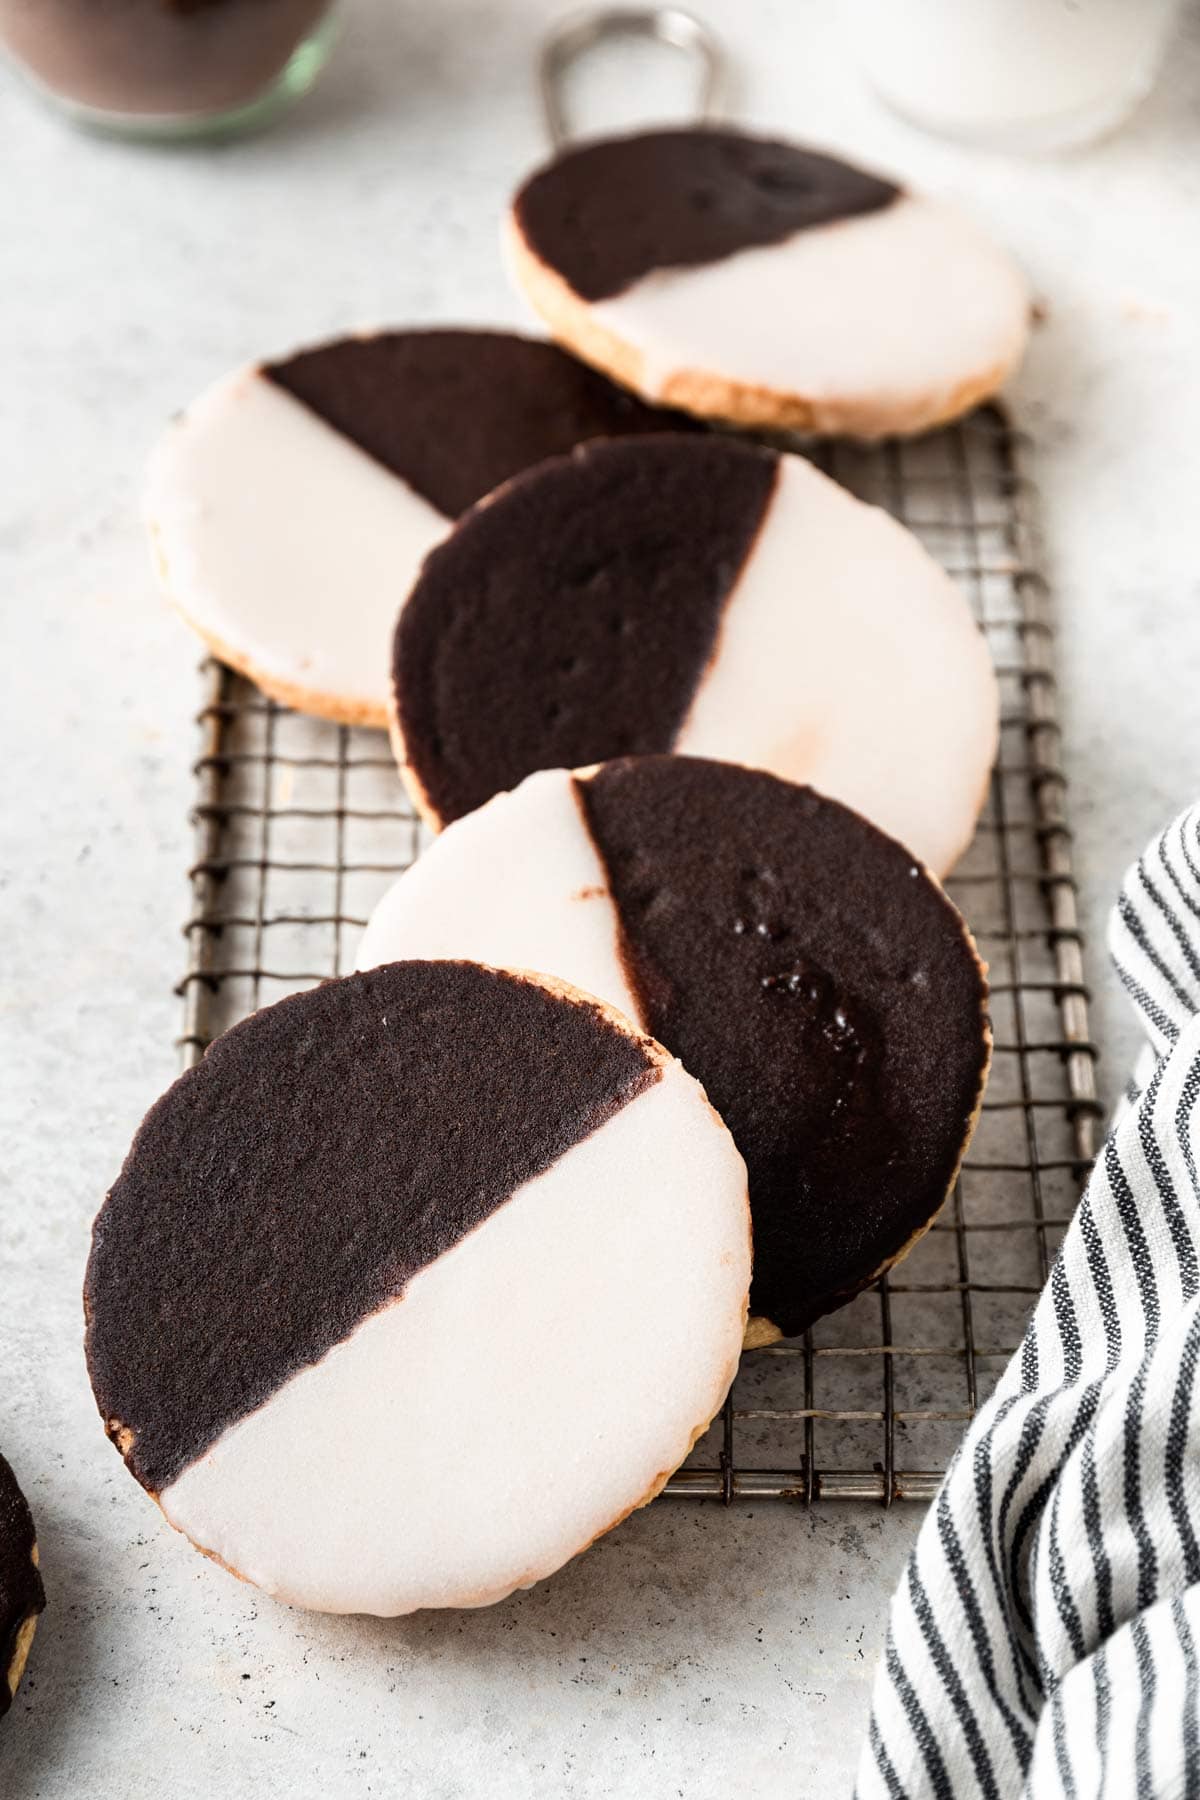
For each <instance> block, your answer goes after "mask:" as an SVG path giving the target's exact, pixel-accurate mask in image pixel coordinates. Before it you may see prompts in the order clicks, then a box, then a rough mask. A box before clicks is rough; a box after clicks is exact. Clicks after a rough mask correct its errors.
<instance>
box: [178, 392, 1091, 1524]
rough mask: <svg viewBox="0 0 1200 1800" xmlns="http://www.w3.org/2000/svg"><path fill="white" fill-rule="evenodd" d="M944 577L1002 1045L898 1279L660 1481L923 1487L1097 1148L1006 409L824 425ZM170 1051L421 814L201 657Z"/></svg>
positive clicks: (747, 1378) (347, 937) (759, 1486)
mask: <svg viewBox="0 0 1200 1800" xmlns="http://www.w3.org/2000/svg"><path fill="white" fill-rule="evenodd" d="M806 453H808V454H812V455H813V456H814V460H816V461H818V462H819V464H820V465H821V467H823V468H824V469H826V470H827V471H828V472H829V473H830V474H832V475H833V476H835V477H836V478H837V479H838V480H839V481H841V482H842V483H843V484H844V485H846V486H847V487H849V488H851V489H852V490H853V491H854V492H855V493H858V494H860V495H861V496H862V497H863V498H864V499H868V500H872V501H875V502H877V503H878V504H880V505H882V506H885V507H886V508H887V509H888V510H889V511H891V512H893V513H895V514H896V515H897V516H898V517H899V518H901V519H903V520H904V521H905V523H906V524H908V525H909V526H910V527H911V528H912V530H913V531H915V532H916V533H917V535H918V536H919V537H920V538H922V539H923V541H924V542H925V543H926V544H927V546H928V547H929V549H930V550H931V551H932V552H933V554H934V555H935V556H936V557H937V558H938V560H939V561H940V562H941V563H942V564H943V565H944V566H945V567H946V568H948V569H949V570H950V572H951V573H952V574H953V575H954V576H956V577H957V579H958V580H959V582H960V583H961V584H962V585H963V587H964V589H965V591H966V593H967V594H968V596H969V597H970V600H971V603H972V606H973V608H974V610H975V614H976V617H977V618H978V620H979V623H980V625H981V627H982V629H983V631H984V633H985V635H986V637H987V640H988V643H989V645H990V646H991V649H992V653H993V656H994V659H995V663H996V668H997V671H998V674H999V679H1000V687H1001V695H1002V728H1001V745H1000V755H999V759H998V763H997V766H996V769H995V772H994V775H993V778H992V783H991V791H990V794H989V798H988V803H987V807H986V809H985V811H984V814H983V817H982V818H981V820H980V822H979V828H978V831H977V832H976V835H975V839H974V842H973V843H972V845H971V848H970V850H969V851H968V852H967V854H966V856H965V857H964V858H963V860H962V862H961V863H960V864H959V866H958V868H957V869H956V871H955V873H954V875H953V876H952V877H951V878H950V880H949V881H948V883H947V887H948V890H949V892H950V894H951V895H952V897H953V898H954V900H955V901H956V902H957V904H958V906H959V907H960V908H961V910H962V911H963V913H964V914H965V916H966V918H967V920H968V922H969V923H970V925H971V928H972V930H973V931H974V933H975V937H976V939H977V940H978V943H979V947H980V951H981V953H982V954H983V956H984V957H985V958H986V960H987V962H988V963H989V965H990V968H991V990H992V1001H991V1010H992V1021H993V1026H994V1030H995V1055H994V1060H993V1065H992V1074H991V1079H990V1082H989V1085H988V1090H987V1094H986V1096H985V1099H984V1103H983V1113H982V1117H981V1119H980V1122H979V1127H978V1130H977V1131H976V1134H975V1138H974V1141H973V1143H972V1146H971V1151H970V1154H969V1156H968V1158H967V1162H966V1165H965V1167H964V1169H963V1171H962V1175H961V1177H960V1179H959V1181H958V1183H957V1185H956V1187H955V1189H954V1192H953V1194H952V1196H951V1197H950V1200H949V1201H948V1203H947V1205H946V1207H945V1209H944V1211H943V1212H942V1214H941V1216H940V1217H939V1219H938V1220H937V1222H936V1223H935V1224H934V1226H933V1228H932V1230H931V1231H930V1232H929V1233H928V1234H927V1236H926V1237H925V1238H924V1239H922V1241H921V1242H920V1243H919V1244H918V1245H917V1247H916V1248H915V1249H914V1250H913V1252H912V1254H911V1255H910V1256H909V1257H908V1258H907V1259H906V1260H905V1261H904V1262H903V1263H902V1264H901V1265H900V1266H899V1268H898V1269H897V1270H896V1271H895V1273H894V1274H893V1275H892V1276H891V1277H885V1278H884V1279H883V1280H882V1281H880V1282H878V1283H876V1285H875V1286H874V1287H873V1288H871V1289H870V1290H868V1291H867V1292H866V1293H865V1294H862V1295H860V1296H859V1297H858V1298H857V1299H856V1300H854V1301H853V1302H852V1303H851V1304H850V1305H849V1306H847V1307H844V1308H843V1309H842V1310H841V1311H840V1312H837V1313H835V1314H833V1315H832V1316H831V1317H829V1318H827V1319H822V1320H820V1321H818V1323H817V1324H816V1325H815V1326H814V1327H813V1328H812V1330H811V1331H809V1332H806V1333H805V1335H804V1336H803V1338H799V1339H795V1340H793V1341H790V1342H786V1343H781V1344H775V1345H772V1346H770V1347H768V1348H766V1349H761V1350H753V1351H748V1352H747V1353H746V1355H745V1356H744V1357H743V1359H742V1366H741V1370H740V1373H739V1375H738V1379H737V1381H736V1383H735V1385H734V1390H733V1392H732V1394H731V1395H730V1397H729V1400H728V1402H727V1403H726V1406H725V1408H724V1411H723V1413H722V1414H721V1416H720V1417H719V1418H718V1420H717V1421H716V1423H715V1424H714V1426H713V1428H712V1429H711V1430H710V1431H709V1432H708V1434H707V1435H706V1436H705V1437H704V1438H703V1439H702V1440H701V1441H700V1443H699V1444H697V1446H696V1448H695V1450H694V1451H693V1453H692V1456H691V1457H690V1458H689V1460H688V1462H687V1463H686V1464H685V1466H684V1468H683V1469H682V1470H680V1471H679V1473H678V1474H677V1475H676V1476H675V1477H674V1478H673V1480H672V1481H671V1482H670V1483H669V1484H668V1487H667V1490H666V1491H667V1493H668V1494H674V1495H687V1496H692V1497H702V1498H716V1499H723V1500H725V1501H726V1502H727V1503H728V1502H731V1501H733V1500H737V1499H743V1498H756V1499H765V1498H795V1499H799V1500H802V1501H804V1502H807V1503H808V1504H811V1503H812V1502H814V1501H816V1500H836V1499H873V1500H878V1501H882V1503H883V1504H884V1505H890V1503H891V1502H892V1501H893V1500H897V1499H915V1500H923V1499H928V1498H930V1497H931V1496H932V1494H933V1493H934V1492H935V1490H936V1487H937V1484H938V1481H939V1479H940V1476H941V1474H942V1471H943V1470H944V1469H945V1466H946V1463H947V1461H948V1459H949V1457H950V1455H951V1453H952V1452H953V1449H954V1446H955V1444H956V1443H957V1441H958V1439H959V1437H960V1436H961V1434H962V1431H963V1428H964V1426H965V1425H966V1423H967V1421H968V1420H969V1419H970V1418H971V1416H972V1413H973V1412H974V1410H975V1408H976V1407H977V1406H978V1405H979V1404H980V1402H981V1401H982V1400H983V1399H985V1398H986V1396H987V1394H988V1393H989V1392H990V1390H991V1388H992V1386H993V1385H994V1382H995V1380H996V1378H997V1377H998V1375H999V1373H1000V1371H1001V1369H1002V1368H1003V1365H1004V1363H1005V1361H1006V1360H1007V1358H1008V1357H1009V1356H1010V1354H1011V1353H1012V1350H1013V1348H1014V1347H1015V1345H1016V1343H1017V1341H1018V1339H1019V1337H1020V1335H1021V1331H1022V1328H1023V1325H1024V1320H1025V1318H1026V1315H1027V1313H1028V1311H1029V1308H1030V1306H1031V1304H1032V1302H1033V1298H1034V1296H1035V1295H1036V1294H1037V1292H1038V1291H1039V1289H1040V1288H1041V1286H1042V1284H1043V1282H1044V1280H1045V1278H1046V1274H1047V1271H1048V1268H1049V1265H1050V1261H1051V1259H1052V1257H1053V1255H1054V1251H1055V1248H1056V1246H1057V1244H1058V1241H1059V1239H1060V1237H1061V1235H1062V1232H1063V1229H1064V1228H1065V1226H1066V1224H1067V1221H1068V1218H1069V1215H1070V1213H1071V1210H1072V1208H1073V1206H1074V1204H1075V1201H1076V1199H1077V1197H1078V1194H1079V1189H1080V1186H1081V1183H1082V1180H1083V1177H1084V1176H1085V1174H1086V1172H1087V1168H1088V1166H1089V1164H1090V1162H1091V1158H1092V1154H1093V1147H1094V1146H1093V1137H1094V1131H1095V1122H1096V1119H1097V1117H1098V1116H1099V1108H1098V1105H1097V1100H1096V1088H1095V1079H1094V1075H1095V1071H1094V1060H1095V1048H1094V1046H1093V1045H1092V1043H1091V1042H1090V1040H1089V1036H1088V1016H1087V991H1086V989H1085V986H1084V981H1083V961H1082V948H1081V941H1080V933H1079V925H1078V917H1077V907H1076V889H1075V882H1074V877H1073V875H1072V868H1071V838H1070V832H1069V830H1068V827H1067V822H1066V815H1065V810H1064V780H1063V775H1062V770H1061V767H1060V761H1059V727H1058V723H1057V719H1056V716H1055V680H1054V672H1053V667H1052V660H1051V650H1052V637H1051V629H1050V625H1049V622H1048V620H1047V618H1046V616H1045V611H1046V594H1045V585H1044V583H1043V581H1042V578H1041V576H1040V575H1039V574H1038V572H1037V569H1036V563H1035V557H1034V554H1033V543H1032V539H1031V534H1030V529H1029V521H1028V513H1029V499H1030V496H1029V491H1028V486H1027V482H1026V479H1025V477H1024V475H1023V474H1022V472H1021V468H1020V461H1019V457H1020V442H1019V439H1018V436H1017V434H1016V433H1015V432H1014V431H1013V430H1012V428H1011V426H1010V425H1009V423H1008V421H1007V419H1006V417H1005V415H1004V414H1003V413H1002V412H1001V411H1000V410H999V409H998V408H996V407H990V406H989V407H985V408H982V409H981V410H980V411H978V412H977V413H975V414H974V415H973V416H972V417H971V418H969V419H967V420H966V421H965V422H963V423H962V424H960V425H958V426H956V427H954V428H952V429H950V430H946V431H942V432H938V433H935V434H933V435H931V436H929V437H927V438H923V439H920V440H917V441H915V442H912V443H891V444H886V445H883V446H880V447H874V448H857V447H851V446H846V445H836V446H832V447H824V448H822V449H821V450H820V451H817V452H812V451H811V450H810V451H807V452H806ZM204 680H205V684H206V698H205V703H204V706H203V708H202V710H201V712H200V714H199V724H200V728H201V731H202V734H203V742H202V753H201V755H200V758H199V761H198V762H197V763H196V780H197V784H198V794H197V801H196V806H195V814H194V817H195V828H196V861H195V863H194V865H193V867H192V869H191V871H190V878H191V884H192V914H191V917H190V919H189V920H188V923H187V926H186V934H187V942H188V956H187V969H186V973H185V975H184V978H183V981H182V983H181V985H180V989H179V992H180V994H181V996H182V998H183V1003H184V1026H183V1036H182V1039H181V1041H180V1042H181V1049H182V1053H183V1060H184V1063H185V1066H190V1065H191V1064H192V1063H194V1062H196V1061H198V1059H199V1058H200V1056H201V1055H202V1054H203V1052H204V1049H205V1047H206V1046H207V1045H208V1044H209V1043H210V1042H211V1040H212V1039H213V1037H215V1036H216V1035H217V1033H218V1032H220V1031H223V1030H224V1029H225V1028H226V1027H227V1026H229V1025H231V1024H233V1023H235V1022H236V1020H238V1019H240V1018H242V1017H244V1016H245V1015H246V1014H247V1013H249V1012H252V1011H253V1010H254V1009H255V1008H256V1007H258V1006H260V1005H265V1004H266V1003H267V1002H269V1001H272V1000H277V999H279V998H281V997H282V996H283V995H284V994H288V993H294V992H296V991H298V990H300V989H303V988H306V987H311V986H312V985H313V984H314V983H315V982H318V981H322V980H324V979H326V978H327V977H329V976H331V975H337V974H341V973H344V972H346V971H347V970H348V969H350V968H352V967H353V963H354V953H355V947H356V944H357V940H358V936H359V933H360V931H361V930H362V927H363V925H364V924H365V922H366V919H367V916H368V914H369V913H370V911H371V909H372V907H373V906H374V904H375V902H376V900H378V898H379V897H380V895H381V894H382V893H383V892H384V891H385V889H386V888H387V887H388V885H389V884H390V883H391V882H392V881H393V880H394V879H395V877H396V876H397V875H398V874H399V873H400V872H401V870H403V869H405V868H406V867H407V866H408V865H409V863H411V862H412V861H413V860H414V859H415V857H416V856H417V855H418V854H419V852H420V849H421V845H422V834H423V828H422V826H421V825H420V822H419V821H418V819H417V817H416V815H415V814H414V812H413V810H412V808H411V806H410V805H409V803H408V801H407V798H406V796H405V794H404V791H403V789H402V787H401V784H400V781H399V778H398V776H397V773H396V769H395V766H394V764H393V761H392V758H391V755H390V753H389V750H388V745H387V740H386V738H385V737H384V735H383V734H382V733H380V732H373V731H367V730H363V729H359V728H356V727H347V726H337V725H330V724H326V723H324V722H322V721H320V720H316V719H310V718H305V717H303V716H302V715H300V714H296V713H291V712H288V711H287V710H286V708H283V707H280V706H277V705H275V704H274V702H272V701H268V700H266V699H264V698H263V697H262V696H261V695H260V694H259V693H258V692H257V690H256V689H255V688H253V687H252V686H251V685H250V684H249V683H248V682H246V681H245V680H243V679H242V678H241V677H240V676H236V675H234V674H232V673H231V672H230V671H228V670H227V669H223V668H221V667H220V666H219V665H217V664H216V663H211V662H210V663H206V664H205V665H204Z"/></svg>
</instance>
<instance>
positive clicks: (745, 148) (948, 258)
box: [507, 126, 1030, 439]
mask: <svg viewBox="0 0 1200 1800" xmlns="http://www.w3.org/2000/svg"><path fill="white" fill-rule="evenodd" d="M507 241H508V246H509V251H510V257H511V263H512V269H513V273H514V276H515V279H516V281H517V284H518V286H519V287H520V288H521V289H522V290H523V291H524V293H525V294H526V296H527V298H528V299H529V300H530V301H531V303H532V304H533V306H534V308H535V309H536V311H537V312H538V313H539V314H540V315H541V317H542V318H543V319H544V320H545V322H546V323H547V325H548V326H549V328H550V330H551V331H552V332H553V333H554V335H555V336H556V337H558V338H559V339H560V341H561V342H563V343H564V344H566V345H567V346H568V347H569V348H570V349H572V350H574V351H575V352H576V354H577V355H580V356H582V357H584V358H586V359H587V360H588V361H589V362H591V363H593V364H594V365H595V366H596V367H597V368H600V369H603V370H604V371H605V372H606V373H608V374H610V375H611V376H612V377H613V378H614V379H615V380H617V381H620V382H622V383H623V384H624V385H625V386H627V387H630V388H632V389H633V390H634V391H635V392H636V393H639V394H641V395H643V396H644V397H645V398H647V399H651V400H655V401H659V402H663V403H667V404H670V405H672V406H678V407H682V408H683V409H685V410H686V411H688V412H692V413H696V414H699V415H701V416H702V417H706V418H718V419H727V420H731V421H734V422H736V423H738V424H742V425H749V426H754V427H759V428H775V429H785V428H786V429H793V430H798V431H804V432H812V433H820V434H843V435H848V436H854V437H858V438H862V439H872V438H878V437H883V436H889V435H904V434H910V433H914V432H920V431H926V430H928V429H930V428H931V427H933V426H935V425H938V424H941V423H944V422H945V421H947V420H949V419H953V418H956V417H958V416H959V415H961V414H962V413H965V412H967V411H969V410H970V408H971V407H973V406H974V405H976V404H977V403H978V402H979V401H981V400H983V399H985V398H987V397H988V396H989V395H991V394H994V393H995V392H996V391H997V389H999V388H1000V387H1001V386H1002V384H1003V383H1004V381H1005V380H1006V379H1007V377H1008V376H1009V375H1010V374H1011V373H1012V371H1013V370H1014V369H1015V368H1016V366H1017V364H1018V363H1019V362H1020V360H1021V357H1022V354H1023V352H1024V349H1025V344H1026V341H1027V338H1028V333H1029V321H1030V295H1029V290H1028V287H1027V284H1026V282H1025V280H1024V278H1023V277H1022V275H1021V273H1020V272H1019V270H1018V269H1017V268H1016V266H1015V265H1014V263H1013V262H1012V261H1011V259H1010V258H1009V257H1008V256H1007V255H1005V254H1004V253H1003V252H1002V251H1001V250H999V249H998V248H997V247H996V246H995V245H994V244H993V243H991V242H990V241H989V239H988V238H987V237H986V236H985V235H984V234H983V233H982V232H981V231H980V230H979V229H978V228H977V227H976V226H975V225H973V224H972V223H971V221H970V220H969V219H967V218H965V217H964V216H963V215H962V214H961V213H960V212H959V211H958V210H957V209H956V208H954V207H951V206H948V205H943V204H941V203H939V202H936V201H933V200H928V199H924V198H922V197H920V196H917V195H913V194H909V193H906V192H904V191H903V190H902V189H900V188H897V187H895V186H894V185H893V184H892V183H890V182H888V181H884V180H881V179H880V178H878V177H876V176H873V175H868V174H866V173H865V172H864V171H862V170H859V169H856V168H853V167H852V166H850V165H849V164H846V163H843V162H840V161H838V160H837V159H835V158H833V157H829V156H824V155H821V154H818V153H816V152H814V151H811V150H806V149H802V148H801V147H800V146H798V145H794V144H789V143H785V142H781V141H779V140H776V139H766V138H757V137H752V136H750V135H749V134H747V133H743V132H739V131H735V130H731V129H730V128H728V127H712V126H699V127H694V128H691V129H686V130H668V131H652V132H645V133H641V134H638V135H636V136H632V137H621V138H611V139H605V140H602V141H600V142H589V143H585V144H581V145H578V146H574V147H572V148H569V149H567V150H566V151H564V152H563V153H562V154H561V155H560V156H558V157H557V158H556V159H555V160H554V161H553V162H551V163H549V164H548V165H547V166H546V167H545V168H543V169H540V170H539V171H538V172H537V173H535V174H534V175H533V176H531V177H530V179H529V180H528V181H527V182H526V183H525V185H524V186H523V187H522V188H521V190H520V191H519V193H518V194H517V196H516V199H515V201H514V203H513V207H512V211H511V213H510V216H509V221H508V229H507Z"/></svg>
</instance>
